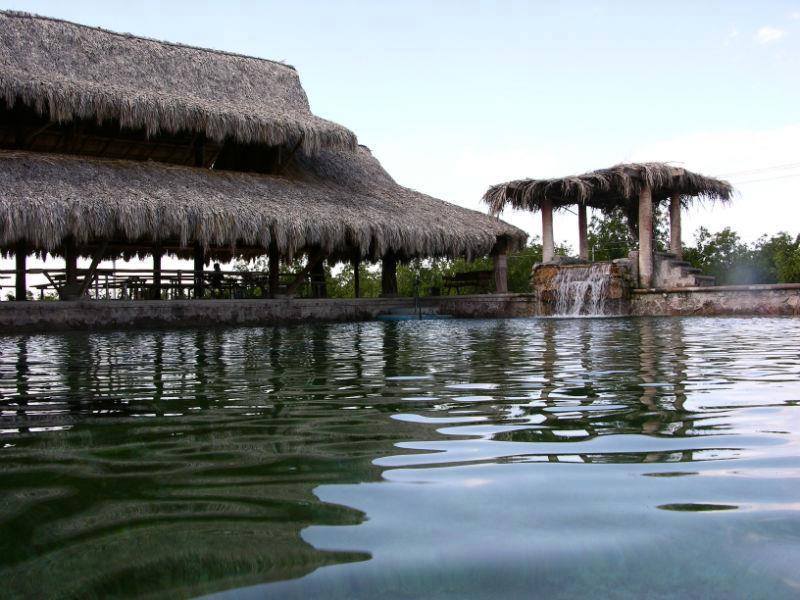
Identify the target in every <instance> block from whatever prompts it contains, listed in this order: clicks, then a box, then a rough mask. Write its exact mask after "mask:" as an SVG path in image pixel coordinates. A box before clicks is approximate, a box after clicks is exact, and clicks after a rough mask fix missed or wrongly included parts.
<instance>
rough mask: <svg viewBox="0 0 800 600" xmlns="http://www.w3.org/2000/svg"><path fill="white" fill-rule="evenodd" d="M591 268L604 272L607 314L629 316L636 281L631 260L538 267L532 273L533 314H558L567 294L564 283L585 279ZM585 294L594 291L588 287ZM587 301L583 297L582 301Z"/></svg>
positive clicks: (605, 312)
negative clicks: (564, 294) (632, 287)
mask: <svg viewBox="0 0 800 600" xmlns="http://www.w3.org/2000/svg"><path fill="white" fill-rule="evenodd" d="M588 269H600V270H601V271H602V273H601V274H602V277H603V278H604V282H603V284H604V285H603V288H602V294H603V308H604V311H603V312H604V314H610V315H624V314H627V313H628V311H629V307H628V303H629V298H630V289H631V286H632V283H633V282H632V280H631V276H630V267H629V265H628V261H625V260H622V261H613V262H595V263H575V264H570V263H560V264H557V263H556V264H554V263H548V264H538V265H534V267H533V272H532V274H531V288H532V290H533V293H532V296H533V304H534V306H533V313H534V314H536V315H541V316H550V315H554V314H557V305H558V303H559V295H560V294H563V293H564V290H563V289H561V281H562V280H564V279H570V275H571V274H572V275H574V276H576V277H577V278H578V279H581V278H585V277H587V276H588V273H587V270H588ZM576 287H577V286H576ZM583 293H584V294H585V295H586V296H587V297H588V296H589V295H590V294H591V290H590V289H589V288H586V289H585V290H583ZM587 299H588V298H583V299H581V300H587ZM574 300H575V299H574V298H569V299H568V303H569V304H574ZM562 303H563V299H562Z"/></svg>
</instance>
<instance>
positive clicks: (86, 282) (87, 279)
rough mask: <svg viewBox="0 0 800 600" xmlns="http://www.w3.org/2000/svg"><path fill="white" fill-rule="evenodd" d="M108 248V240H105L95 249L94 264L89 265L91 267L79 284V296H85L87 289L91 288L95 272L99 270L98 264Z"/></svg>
mask: <svg viewBox="0 0 800 600" xmlns="http://www.w3.org/2000/svg"><path fill="white" fill-rule="evenodd" d="M106 248H108V242H107V241H106V242H103V243H102V244H100V245H99V246H98V247H97V248H96V249H95V251H94V255H93V256H92V264H90V265H89V269H88V270H87V271H86V275H84V277H83V281H82V282H80V283H79V284H78V298H83V296H84V295H85V294H86V291H87V290H88V289H89V286H90V285H91V284H92V279H94V274H95V273H96V272H97V265H99V264H100V261H102V260H103V257H104V256H105V254H106Z"/></svg>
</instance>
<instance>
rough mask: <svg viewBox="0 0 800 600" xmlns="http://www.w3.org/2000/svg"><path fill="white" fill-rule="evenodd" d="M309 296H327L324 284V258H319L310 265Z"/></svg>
mask: <svg viewBox="0 0 800 600" xmlns="http://www.w3.org/2000/svg"><path fill="white" fill-rule="evenodd" d="M310 273H311V297H312V298H327V297H328V289H327V285H326V284H325V259H322V260H319V261H317V262H316V263H314V265H313V266H312V267H311V271H310Z"/></svg>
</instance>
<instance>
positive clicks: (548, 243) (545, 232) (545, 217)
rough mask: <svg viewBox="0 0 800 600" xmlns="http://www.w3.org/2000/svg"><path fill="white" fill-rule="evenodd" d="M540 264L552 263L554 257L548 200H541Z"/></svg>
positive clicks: (551, 204) (550, 202) (550, 211)
mask: <svg viewBox="0 0 800 600" xmlns="http://www.w3.org/2000/svg"><path fill="white" fill-rule="evenodd" d="M540 208H541V210H542V262H543V263H549V262H553V259H554V258H555V256H556V248H555V243H554V241H553V201H552V200H550V199H549V198H545V199H543V200H542V203H541V206H540Z"/></svg>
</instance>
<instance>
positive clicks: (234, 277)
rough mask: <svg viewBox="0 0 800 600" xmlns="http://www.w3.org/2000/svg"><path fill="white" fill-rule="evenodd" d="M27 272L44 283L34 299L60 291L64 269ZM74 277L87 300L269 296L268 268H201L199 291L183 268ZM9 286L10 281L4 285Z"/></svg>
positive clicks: (287, 281)
mask: <svg viewBox="0 0 800 600" xmlns="http://www.w3.org/2000/svg"><path fill="white" fill-rule="evenodd" d="M13 274H14V273H13V272H11V271H2V272H0V281H2V280H3V279H5V280H13V277H12V275H13ZM27 274H28V275H41V276H43V277H44V278H45V279H46V282H45V283H39V284H33V285H29V286H28V289H29V292H33V296H34V298H35V299H38V300H45V299H55V298H59V297H61V296H62V295H63V294H64V289H63V288H64V285H65V284H66V269H49V268H48V269H28V270H27ZM77 276H78V279H79V280H81V281H86V288H85V290H84V293H83V294H82V297H84V298H87V299H91V300H190V299H197V298H207V299H232V300H234V299H236V300H241V299H248V298H269V297H270V291H269V272H265V271H239V270H235V271H216V270H213V269H212V270H204V271H203V272H202V278H203V283H202V290H201V291H200V292H199V293H200V294H201V295H199V296H198V287H197V285H196V281H195V273H194V272H193V271H187V270H176V269H173V270H163V271H161V274H160V279H158V278H156V277H154V274H153V271H152V270H150V269H134V268H118V269H96V270H95V271H94V272H93V273H89V270H88V269H78V270H77ZM294 278H295V275H294V274H292V273H281V275H280V280H279V285H278V288H277V294H278V295H281V294H282V293H284V292H285V291H286V289H287V288H288V287H289V285H291V284H292V282H293V281H294ZM5 287H6V288H13V287H14V286H13V285H6V286H5ZM311 289H312V282H311V281H310V280H308V279H307V280H306V281H304V282H302V283H301V284H300V285H299V286H298V287H297V289H296V293H297V295H299V296H301V297H307V296H310V295H311V293H312V292H311Z"/></svg>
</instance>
